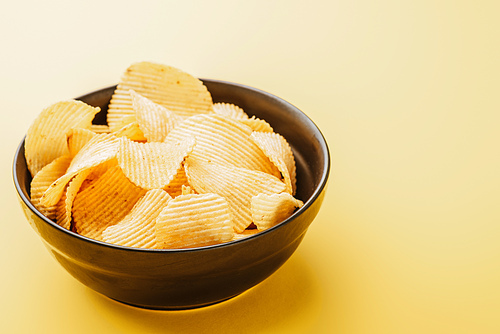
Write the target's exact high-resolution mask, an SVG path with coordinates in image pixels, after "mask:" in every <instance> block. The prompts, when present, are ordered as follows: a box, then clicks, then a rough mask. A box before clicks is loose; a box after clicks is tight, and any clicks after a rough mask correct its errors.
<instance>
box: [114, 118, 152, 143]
mask: <svg viewBox="0 0 500 334" xmlns="http://www.w3.org/2000/svg"><path fill="white" fill-rule="evenodd" d="M113 134H114V135H115V136H117V137H125V138H128V139H130V140H133V141H141V142H145V141H147V139H146V137H144V133H143V132H142V130H141V128H140V127H139V123H137V122H136V121H134V122H132V123H128V124H127V125H124V126H123V127H121V128H119V129H117V130H116V131H114V132H113Z"/></svg>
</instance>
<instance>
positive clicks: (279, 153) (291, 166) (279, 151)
mask: <svg viewBox="0 0 500 334" xmlns="http://www.w3.org/2000/svg"><path fill="white" fill-rule="evenodd" d="M250 137H251V138H252V140H253V141H254V142H255V143H256V144H257V145H258V146H259V147H260V148H261V149H262V151H263V152H264V153H265V154H266V155H267V156H268V157H269V159H270V160H271V161H272V162H273V163H274V164H275V165H276V167H277V168H278V170H279V171H280V172H281V175H282V177H283V179H284V181H285V184H286V188H287V191H288V192H289V193H290V194H292V195H295V190H296V182H297V181H296V167H295V158H294V156H293V152H292V149H291V148H290V145H289V144H288V142H287V141H286V139H285V138H283V136H282V135H280V134H278V133H274V132H273V133H271V132H257V131H255V132H253V133H252V135H251V136H250Z"/></svg>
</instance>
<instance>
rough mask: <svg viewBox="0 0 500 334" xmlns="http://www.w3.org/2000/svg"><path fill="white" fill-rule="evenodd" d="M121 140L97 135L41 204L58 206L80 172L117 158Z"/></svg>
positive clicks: (41, 200)
mask: <svg viewBox="0 0 500 334" xmlns="http://www.w3.org/2000/svg"><path fill="white" fill-rule="evenodd" d="M118 144H119V140H118V139H117V138H116V137H115V136H113V135H110V134H96V135H95V136H94V137H93V138H92V139H91V140H90V141H89V142H88V143H87V144H86V145H85V146H84V147H83V148H82V149H81V150H80V151H79V152H78V153H77V154H76V155H75V157H74V158H73V160H72V161H71V164H70V166H69V167H68V170H67V171H66V173H65V174H64V175H63V176H61V177H60V178H59V179H57V180H56V181H54V182H53V183H52V184H51V185H50V187H49V188H48V189H47V190H46V191H45V193H44V194H43V196H42V198H41V199H40V203H41V204H42V205H44V206H52V205H56V204H57V202H58V201H59V199H60V198H61V196H62V194H63V192H64V188H65V187H66V184H67V183H68V182H69V181H70V180H71V179H72V178H73V176H75V175H76V174H78V173H79V172H81V171H83V170H85V169H88V168H92V167H95V166H97V165H100V164H102V163H104V162H106V161H108V160H111V159H113V158H115V157H116V153H117V152H118Z"/></svg>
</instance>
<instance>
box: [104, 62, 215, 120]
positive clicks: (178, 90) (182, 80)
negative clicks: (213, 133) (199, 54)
mask: <svg viewBox="0 0 500 334" xmlns="http://www.w3.org/2000/svg"><path fill="white" fill-rule="evenodd" d="M131 89H132V90H134V91H136V92H137V93H139V94H140V95H142V96H144V97H147V98H148V99H150V100H152V101H153V102H155V103H158V104H160V105H162V106H164V107H165V108H167V109H169V110H171V111H173V112H174V113H175V114H177V115H178V116H180V117H183V118H185V117H189V116H192V115H196V114H206V113H210V112H213V107H212V105H213V103H212V96H211V95H210V92H209V91H208V90H207V87H206V86H205V85H204V84H203V82H201V81H200V80H199V79H197V78H195V77H193V76H192V75H190V74H188V73H186V72H183V71H181V70H179V69H177V68H174V67H171V66H166V65H162V64H156V63H151V62H140V63H136V64H132V65H131V66H130V67H129V68H128V69H127V70H126V72H125V73H124V74H123V76H122V78H121V80H120V82H119V83H118V86H117V88H116V90H115V92H114V93H113V96H112V98H111V101H110V103H109V108H108V116H107V118H108V124H109V126H110V128H111V129H113V128H114V127H115V124H117V123H118V122H119V120H120V118H121V117H123V115H124V114H133V113H134V110H133V108H132V100H131V97H130V93H129V90H131Z"/></svg>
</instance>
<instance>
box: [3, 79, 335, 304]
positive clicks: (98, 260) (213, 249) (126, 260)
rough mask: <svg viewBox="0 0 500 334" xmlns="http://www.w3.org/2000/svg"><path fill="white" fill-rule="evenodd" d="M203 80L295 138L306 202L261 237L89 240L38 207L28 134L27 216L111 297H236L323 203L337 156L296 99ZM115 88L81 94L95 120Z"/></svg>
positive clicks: (72, 266) (219, 96)
mask: <svg viewBox="0 0 500 334" xmlns="http://www.w3.org/2000/svg"><path fill="white" fill-rule="evenodd" d="M203 82H204V83H205V85H206V86H207V87H208V90H209V91H210V93H211V94H212V97H213V100H214V102H228V103H234V104H236V105H239V106H241V107H242V108H243V109H244V110H245V111H246V112H247V113H248V114H249V115H250V116H251V115H255V116H256V117H258V118H261V119H265V120H266V121H267V122H269V123H270V124H271V126H272V127H273V128H274V129H275V131H276V132H278V133H280V134H282V135H283V136H284V137H285V138H286V139H287V140H288V142H289V143H290V146H291V147H292V150H293V152H294V154H295V159H296V165H297V194H296V197H297V198H299V199H301V200H302V201H303V202H304V206H303V207H302V208H301V209H299V210H297V211H296V212H295V213H294V214H293V215H292V216H291V217H290V218H288V219H287V220H285V221H283V222H282V223H280V224H278V225H276V226H275V227H273V228H270V229H269V230H266V231H264V232H261V233H259V234H256V235H254V236H250V237H248V238H246V239H242V240H238V241H233V242H229V243H225V244H220V245H214V246H207V247H199V248H192V249H183V250H154V249H149V250H148V249H136V248H129V247H122V246H117V245H111V244H107V243H104V242H100V241H96V240H93V239H89V238H87V237H84V236H81V235H78V234H76V233H73V232H71V231H68V230H66V229H64V228H62V227H60V226H59V225H57V224H56V223H54V222H53V221H51V220H49V219H48V218H46V217H45V216H43V215H42V214H41V213H40V212H39V211H38V210H37V209H36V208H35V207H34V206H33V204H32V203H31V202H30V199H29V189H30V188H29V185H30V182H31V176H30V173H29V171H28V169H27V167H26V160H25V157H24V140H23V141H22V142H21V144H20V145H19V148H18V150H17V152H16V154H15V157H14V165H13V176H14V183H15V186H16V188H17V191H18V194H19V198H20V202H21V206H22V209H23V211H24V213H25V215H26V218H27V220H28V222H29V223H30V225H31V226H32V228H33V229H34V230H35V231H36V233H38V235H39V236H40V237H41V239H42V241H43V243H44V244H45V246H46V247H47V249H48V250H49V251H50V253H51V254H52V255H53V256H54V257H55V258H56V260H57V261H58V262H59V263H60V264H61V265H62V266H63V267H64V268H65V269H66V270H67V271H68V272H69V273H70V274H71V275H73V276H74V277H75V278H76V279H77V280H79V281H80V282H81V283H83V284H85V285H86V286H88V287H89V288H91V289H93V290H95V291H97V292H99V293H101V294H103V295H105V296H107V297H109V298H112V299H115V300H117V301H120V302H122V303H126V304H130V305H134V306H138V307H145V308H152V309H170V310H175V309H187V308H196V307H202V306H207V305H210V304H214V303H218V302H221V301H224V300H227V299H229V298H232V297H235V296H237V295H238V294H240V293H242V292H244V291H246V290H248V289H250V288H252V287H253V286H255V285H256V284H259V283H260V282H262V281H263V280H264V279H266V278H267V277H269V275H271V274H272V273H274V272H275V271H276V270H277V269H278V268H279V267H280V266H281V265H283V263H285V261H286V260H287V259H288V258H289V257H290V256H291V255H292V253H293V252H294V251H295V250H296V249H297V247H298V246H299V244H300V242H301V241H302V239H303V238H304V236H305V234H306V231H307V229H308V227H309V225H310V224H311V222H312V221H313V219H314V218H315V216H316V214H317V213H318V211H319V209H320V207H321V204H322V202H323V198H324V196H325V191H326V187H327V180H328V176H329V170H330V157H329V151H328V146H327V143H326V141H325V139H324V137H323V135H322V134H321V132H320V130H319V129H318V127H317V126H316V125H315V124H314V123H313V122H312V121H311V119H309V118H308V117H307V116H306V115H305V114H304V113H303V112H301V111H300V110H299V109H297V108H296V107H294V106H293V105H291V104H290V103H288V102H286V101H284V100H283V99H281V98H279V97H276V96H274V95H272V94H269V93H266V92H263V91H261V90H258V89H255V88H251V87H248V86H244V85H240V84H236V83H230V82H224V81H218V80H203ZM115 87H116V86H112V87H108V88H105V89H101V90H98V91H95V92H93V93H90V94H87V95H84V96H81V97H79V98H77V99H79V100H82V101H84V102H86V103H88V104H90V105H93V106H99V107H100V108H101V110H102V111H101V112H100V113H99V114H97V115H96V118H95V120H94V122H95V123H96V124H104V123H105V120H106V109H107V107H106V106H107V104H108V102H109V100H110V99H111V95H112V93H113V91H114V89H115ZM318 256H320V254H318Z"/></svg>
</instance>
